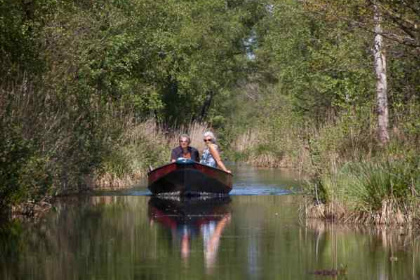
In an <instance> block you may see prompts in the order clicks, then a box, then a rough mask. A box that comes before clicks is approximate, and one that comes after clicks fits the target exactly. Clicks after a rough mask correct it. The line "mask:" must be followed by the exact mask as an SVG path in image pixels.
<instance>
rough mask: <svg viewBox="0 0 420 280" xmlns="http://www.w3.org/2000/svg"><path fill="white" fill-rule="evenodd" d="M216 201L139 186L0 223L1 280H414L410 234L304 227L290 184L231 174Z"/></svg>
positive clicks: (287, 178)
mask: <svg viewBox="0 0 420 280" xmlns="http://www.w3.org/2000/svg"><path fill="white" fill-rule="evenodd" d="M233 172H234V174H235V183H234V190H233V191H232V193H231V195H230V197H228V198H220V199H189V200H182V199H175V198H174V199H157V198H153V197H151V196H150V193H149V192H148V191H147V189H146V188H145V186H144V185H140V186H137V187H136V188H133V189H129V190H123V191H115V192H101V193H96V194H93V195H89V196H86V195H84V196H72V197H66V198H62V199H60V200H59V201H57V203H56V204H55V205H54V210H53V211H50V212H49V213H48V214H47V215H46V216H45V217H43V218H42V219H40V220H38V221H31V222H20V221H11V222H3V223H2V224H1V227H0V279H4V280H11V279H168V280H169V279H174V280H176V279H194V280H200V279H238V280H242V279H331V278H335V279H420V257H419V254H420V250H419V249H420V246H419V243H420V240H419V235H418V233H417V234H416V233H415V232H414V230H408V229H402V228H385V227H373V226H364V227H360V226H359V227H356V226H350V225H332V224H328V223H323V222H320V221H314V220H305V219H304V217H303V216H302V215H300V213H301V210H300V209H301V207H303V205H304V204H303V197H302V196H301V195H299V194H298V192H299V189H300V183H299V180H298V178H297V177H296V176H294V175H293V174H289V173H286V172H284V171H279V170H274V169H257V168H251V167H247V166H237V167H235V168H234V169H233Z"/></svg>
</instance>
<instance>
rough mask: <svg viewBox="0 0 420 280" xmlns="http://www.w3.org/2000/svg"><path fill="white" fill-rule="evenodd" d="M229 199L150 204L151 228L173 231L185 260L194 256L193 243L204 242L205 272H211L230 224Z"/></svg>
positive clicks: (166, 200) (173, 199)
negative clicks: (193, 240)
mask: <svg viewBox="0 0 420 280" xmlns="http://www.w3.org/2000/svg"><path fill="white" fill-rule="evenodd" d="M230 202H231V199H230V197H213V198H201V197H189V198H188V197H171V198H167V197H165V198H157V197H152V198H151V199H150V200H149V218H150V220H151V224H153V223H154V222H157V223H159V224H161V225H163V226H164V227H165V228H168V229H170V231H171V234H172V238H173V240H176V241H177V242H180V251H181V256H182V258H183V259H184V260H185V261H187V260H188V258H189V256H190V253H191V240H192V239H193V238H202V240H203V251H204V259H205V265H206V268H207V269H209V270H210V271H211V268H212V267H213V266H214V264H215V261H216V256H217V250H218V247H219V244H220V237H221V235H222V233H223V230H224V229H225V227H226V226H227V225H228V224H229V223H230V218H231V214H230V205H229V204H230Z"/></svg>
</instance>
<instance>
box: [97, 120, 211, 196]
mask: <svg viewBox="0 0 420 280" xmlns="http://www.w3.org/2000/svg"><path fill="white" fill-rule="evenodd" d="M128 123H131V122H128ZM125 130H126V132H125V133H123V134H122V136H121V139H120V140H119V141H118V142H119V144H118V146H116V147H115V150H114V151H113V152H112V153H111V154H110V156H109V157H107V158H106V159H105V161H104V162H103V165H102V168H101V169H99V170H98V172H97V173H96V176H95V180H94V183H93V188H95V189H122V188H127V187H130V186H133V185H135V184H137V183H138V182H139V181H140V180H141V179H142V178H144V177H145V176H146V174H147V172H148V170H150V169H153V168H155V167H157V166H160V165H163V164H165V163H168V162H169V159H170V153H171V150H172V149H173V148H174V147H176V146H178V145H179V143H178V137H179V135H180V134H183V133H186V134H188V135H190V137H191V146H193V147H195V148H197V149H199V151H202V150H203V149H204V144H203V141H202V139H203V138H202V135H203V133H204V132H205V131H207V130H208V126H207V125H206V124H203V123H198V122H192V123H191V124H189V125H185V126H181V127H179V128H175V129H170V130H168V129H167V128H164V127H162V126H160V125H158V124H157V122H156V120H154V119H149V120H146V121H144V122H141V123H137V124H134V125H127V126H126V128H125Z"/></svg>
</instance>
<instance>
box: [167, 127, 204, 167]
mask: <svg viewBox="0 0 420 280" xmlns="http://www.w3.org/2000/svg"><path fill="white" fill-rule="evenodd" d="M178 140H179V146H178V147H176V148H175V149H173V150H172V153H171V162H175V161H176V160H177V159H178V158H185V159H191V160H193V161H197V162H198V161H200V154H199V153H198V150H197V149H196V148H193V147H191V146H190V143H191V139H190V137H189V136H188V135H187V134H181V135H180V136H179V139H178Z"/></svg>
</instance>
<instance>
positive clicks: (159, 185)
mask: <svg viewBox="0 0 420 280" xmlns="http://www.w3.org/2000/svg"><path fill="white" fill-rule="evenodd" d="M232 182H233V176H232V174H230V173H227V172H225V171H223V170H220V169H217V168H213V167H210V166H207V165H204V164H200V163H198V162H195V161H192V160H189V159H179V160H177V161H176V162H173V163H169V164H166V165H163V166H161V167H158V168H156V169H154V170H152V171H150V172H149V173H148V188H149V190H150V191H151V192H152V194H154V195H180V196H199V195H219V196H223V195H228V194H229V192H230V191H231V190H232Z"/></svg>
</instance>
